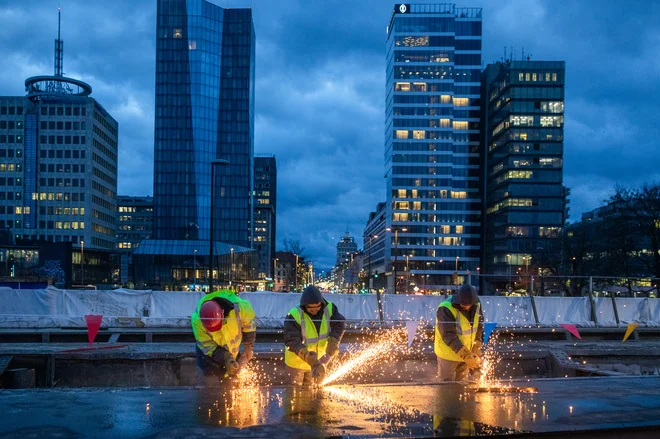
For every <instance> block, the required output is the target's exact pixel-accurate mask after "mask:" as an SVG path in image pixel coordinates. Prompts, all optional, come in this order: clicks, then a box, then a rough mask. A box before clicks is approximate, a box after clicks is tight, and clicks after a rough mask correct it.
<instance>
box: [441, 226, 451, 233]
mask: <svg viewBox="0 0 660 439" xmlns="http://www.w3.org/2000/svg"><path fill="white" fill-rule="evenodd" d="M440 231H441V232H442V233H451V226H440Z"/></svg>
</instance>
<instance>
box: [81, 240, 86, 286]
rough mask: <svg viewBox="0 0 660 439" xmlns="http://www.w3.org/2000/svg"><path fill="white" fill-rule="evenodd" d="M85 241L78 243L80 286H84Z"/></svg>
mask: <svg viewBox="0 0 660 439" xmlns="http://www.w3.org/2000/svg"><path fill="white" fill-rule="evenodd" d="M84 279H85V241H80V285H85V280H84Z"/></svg>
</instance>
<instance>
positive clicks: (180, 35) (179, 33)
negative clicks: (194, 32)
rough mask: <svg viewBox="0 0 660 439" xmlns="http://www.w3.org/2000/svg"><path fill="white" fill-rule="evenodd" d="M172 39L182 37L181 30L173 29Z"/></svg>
mask: <svg viewBox="0 0 660 439" xmlns="http://www.w3.org/2000/svg"><path fill="white" fill-rule="evenodd" d="M173 36H174V38H181V37H183V33H182V32H181V29H174V34H173Z"/></svg>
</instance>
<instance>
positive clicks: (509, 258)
mask: <svg viewBox="0 0 660 439" xmlns="http://www.w3.org/2000/svg"><path fill="white" fill-rule="evenodd" d="M506 257H507V259H508V260H509V294H511V291H512V285H511V255H506Z"/></svg>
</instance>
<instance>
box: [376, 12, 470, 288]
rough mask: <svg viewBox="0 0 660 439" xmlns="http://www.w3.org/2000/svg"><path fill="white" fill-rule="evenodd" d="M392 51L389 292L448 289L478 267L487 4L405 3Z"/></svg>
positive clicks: (390, 32)
mask: <svg viewBox="0 0 660 439" xmlns="http://www.w3.org/2000/svg"><path fill="white" fill-rule="evenodd" d="M386 50H387V58H386V60H387V62H386V65H387V73H386V91H385V109H386V110H385V178H386V180H387V206H386V209H387V215H386V232H387V234H386V240H385V260H386V262H387V265H388V268H387V273H388V288H387V291H388V292H390V293H391V292H394V291H395V290H396V286H395V282H394V273H396V275H397V278H399V277H406V276H407V277H409V279H408V280H409V281H411V282H415V283H416V284H417V285H419V286H420V289H422V290H424V291H425V292H432V291H446V290H448V289H451V288H453V287H454V286H455V285H456V284H457V283H458V282H462V281H463V279H464V278H463V276H464V275H465V274H466V273H467V270H472V271H473V272H476V268H477V266H478V265H479V246H480V221H481V219H480V216H481V213H480V210H481V201H480V194H479V120H480V111H479V106H480V102H479V101H480V73H481V9H480V8H457V7H455V5H453V4H446V3H444V4H398V5H396V6H395V8H394V11H393V13H392V16H391V19H390V23H389V26H388V27H387V44H386ZM406 257H407V258H408V261H407V262H406ZM455 271H457V272H458V273H459V275H458V276H456V277H453V276H452V275H453V273H454V272H455ZM402 280H403V279H397V282H401V281H402ZM396 291H399V290H396Z"/></svg>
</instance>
